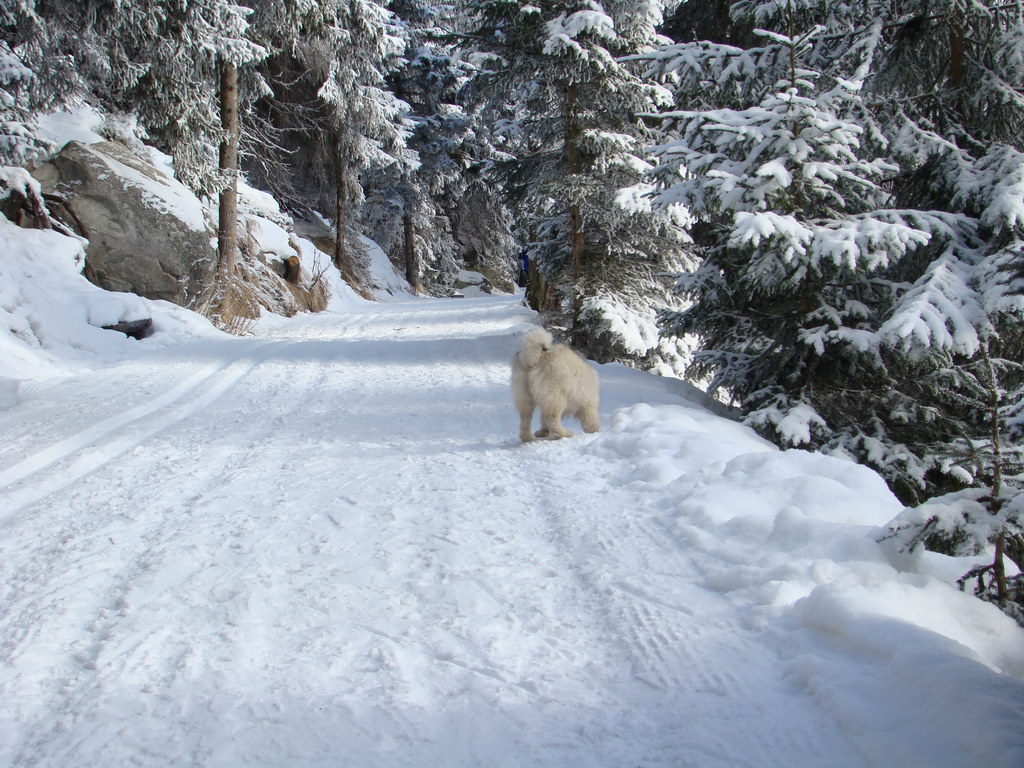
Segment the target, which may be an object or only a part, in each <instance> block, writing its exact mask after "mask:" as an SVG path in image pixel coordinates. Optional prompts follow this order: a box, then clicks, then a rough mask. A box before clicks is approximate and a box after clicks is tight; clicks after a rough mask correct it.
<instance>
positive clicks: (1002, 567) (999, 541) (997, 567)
mask: <svg viewBox="0 0 1024 768" xmlns="http://www.w3.org/2000/svg"><path fill="white" fill-rule="evenodd" d="M981 353H982V355H983V359H984V361H985V372H986V374H987V377H988V382H987V384H988V390H989V411H990V414H989V415H990V417H991V419H992V508H991V513H992V514H993V515H998V514H999V512H1000V511H1001V509H1002V507H1003V499H1002V498H1001V497H1002V493H1003V442H1002V435H1001V433H1000V421H999V405H1000V402H999V399H1000V398H999V380H998V379H997V378H996V371H995V368H994V367H993V366H992V358H991V357H989V352H988V343H987V342H986V343H985V345H984V346H983V347H982V348H981ZM1005 548H1006V528H1005V527H1004V528H1003V529H1002V530H1000V531H999V535H998V536H997V537H996V553H995V557H994V558H993V560H992V574H993V576H994V578H995V582H996V597H997V598H998V600H999V603H1000V605H1002V604H1004V603H1005V602H1006V600H1007V598H1009V596H1010V593H1009V591H1008V589H1007V585H1006V564H1005V563H1004V562H1003V551H1004V549H1005Z"/></svg>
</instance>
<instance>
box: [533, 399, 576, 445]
mask: <svg viewBox="0 0 1024 768" xmlns="http://www.w3.org/2000/svg"><path fill="white" fill-rule="evenodd" d="M564 410H565V402H564V401H563V402H557V403H542V404H541V407H540V429H539V430H537V437H543V438H545V439H547V440H557V439H558V438H560V437H572V436H573V431H572V430H571V429H566V428H565V427H563V426H562V412H563V411H564Z"/></svg>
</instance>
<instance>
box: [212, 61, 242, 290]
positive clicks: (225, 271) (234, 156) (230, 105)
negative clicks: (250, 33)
mask: <svg viewBox="0 0 1024 768" xmlns="http://www.w3.org/2000/svg"><path fill="white" fill-rule="evenodd" d="M220 121H221V126H222V127H223V129H224V138H223V140H222V141H221V145H220V170H221V172H222V173H224V174H225V175H226V176H227V178H228V180H229V181H228V185H227V187H225V188H224V189H223V190H221V193H220V206H219V212H218V213H219V221H218V228H219V229H218V235H217V257H218V261H217V279H218V282H220V283H221V284H222V285H226V284H227V283H228V281H229V279H230V277H231V275H232V274H234V271H235V262H236V260H237V258H238V139H239V126H238V67H237V66H236V65H235V64H233V63H232V62H230V61H227V60H222V61H221V64H220Z"/></svg>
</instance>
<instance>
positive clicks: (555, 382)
mask: <svg viewBox="0 0 1024 768" xmlns="http://www.w3.org/2000/svg"><path fill="white" fill-rule="evenodd" d="M512 397H513V399H514V400H515V404H516V409H517V410H518V411H519V439H520V440H522V441H523V442H524V443H528V442H530V441H531V440H533V439H534V434H533V432H531V423H532V422H533V412H534V410H535V409H536V408H540V429H539V430H537V433H536V436H537V437H543V438H547V439H549V440H557V439H558V438H560V437H572V435H573V433H572V430H570V429H566V428H565V427H563V426H562V417H563V416H575V417H576V418H578V419H579V420H580V422H581V423H582V424H583V431H584V432H597V431H598V430H599V429H600V428H601V424H600V420H599V417H598V408H599V404H600V394H599V384H598V379H597V372H596V371H595V370H594V369H593V368H592V367H591V366H590V364H589V363H587V361H586V360H584V359H583V357H581V356H580V355H579V354H578V353H577V352H575V351H573V350H572V349H570V348H569V347H567V346H565V344H555V343H554V339H552V338H551V334H550V333H548V332H547V331H546V330H544V329H543V328H534V329H533V330H532V331H530V332H529V333H528V334H526V336H524V337H523V343H522V346H521V347H520V349H519V352H517V353H516V356H515V357H514V358H513V359H512Z"/></svg>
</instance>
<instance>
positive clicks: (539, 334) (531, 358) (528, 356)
mask: <svg viewBox="0 0 1024 768" xmlns="http://www.w3.org/2000/svg"><path fill="white" fill-rule="evenodd" d="M554 343H555V340H554V339H553V338H551V334H550V333H548V332H547V331H546V330H544V329H543V328H534V329H533V330H532V331H530V332H529V333H528V334H526V335H525V336H524V337H523V344H522V346H521V347H520V348H519V361H520V362H521V363H522V364H523V366H524V367H526V368H533V367H534V366H535V365H537V363H539V362H540V358H541V355H543V354H544V353H545V352H547V351H548V350H549V349H551V347H552V346H553V345H554Z"/></svg>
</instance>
